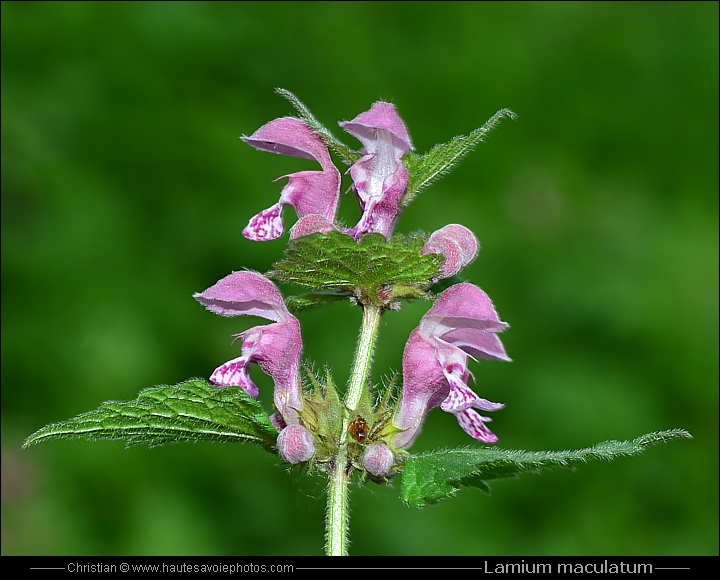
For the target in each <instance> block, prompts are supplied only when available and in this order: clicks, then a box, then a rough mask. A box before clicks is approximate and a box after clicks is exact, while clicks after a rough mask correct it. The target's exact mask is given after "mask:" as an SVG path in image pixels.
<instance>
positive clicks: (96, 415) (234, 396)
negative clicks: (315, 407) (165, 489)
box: [23, 379, 277, 452]
mask: <svg viewBox="0 0 720 580" xmlns="http://www.w3.org/2000/svg"><path fill="white" fill-rule="evenodd" d="M276 438H277V431H276V430H275V428H274V427H273V426H272V424H271V423H270V419H269V417H268V415H267V413H265V411H264V410H263V409H262V407H261V405H260V403H259V402H258V401H256V400H255V399H253V398H252V397H250V396H249V395H247V393H245V391H244V390H243V389H241V388H240V387H223V388H215V387H213V386H212V385H210V384H209V383H207V382H206V381H204V380H202V379H190V380H189V381H185V382H183V383H180V384H178V385H174V386H168V385H163V386H158V387H151V388H148V389H144V390H142V391H140V393H139V395H138V397H137V399H134V400H132V401H108V402H106V403H103V404H102V405H100V407H98V408H97V409H95V410H94V411H90V412H88V413H83V414H81V415H78V416H77V417H74V418H72V419H68V420H67V421H62V422H60V423H53V424H51V425H46V426H45V427H43V428H42V429H40V430H38V431H36V432H35V433H34V434H32V435H31V436H30V437H28V438H27V439H26V440H25V442H24V443H23V447H29V446H30V445H34V444H36V443H40V442H42V441H47V440H49V439H89V440H91V441H97V440H101V439H122V440H124V441H125V442H126V443H127V446H128V447H131V446H133V445H141V444H147V445H149V446H150V447H156V446H158V445H164V444H166V443H188V442H197V441H220V442H238V441H239V442H251V443H258V444H260V445H262V446H263V447H265V449H267V450H268V451H271V452H272V451H273V447H274V445H275V440H276Z"/></svg>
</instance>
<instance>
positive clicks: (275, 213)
mask: <svg viewBox="0 0 720 580" xmlns="http://www.w3.org/2000/svg"><path fill="white" fill-rule="evenodd" d="M243 140H244V141H245V142H246V143H248V144H249V145H252V146H253V147H255V148H256V149H260V150H262V151H269V152H270V153H279V154H282V155H292V156H293V157H303V158H305V159H312V160H315V161H317V162H318V163H320V165H321V166H322V171H299V172H297V173H291V174H289V175H284V176H283V177H287V178H288V180H289V181H288V184H287V185H286V186H285V187H284V188H283V190H282V193H281V194H280V200H279V201H278V202H277V203H276V204H275V205H273V206H270V207H269V208H267V209H265V210H263V211H261V212H260V213H259V214H257V215H256V216H254V217H253V218H252V219H251V220H250V223H248V225H247V227H246V228H245V229H244V230H243V235H244V236H245V237H246V238H248V239H249V240H253V241H256V242H262V241H267V240H274V239H277V238H279V237H280V236H282V235H283V233H284V232H285V226H284V224H283V221H282V212H283V209H284V206H286V205H291V206H292V207H293V208H295V211H296V212H297V215H298V217H299V218H302V217H304V216H307V215H319V216H322V217H324V218H326V219H327V220H329V221H330V222H333V221H334V220H335V214H336V213H337V207H338V203H339V201H340V181H341V176H340V172H339V171H338V170H337V169H336V168H335V166H334V165H333V163H332V159H331V158H330V153H329V152H328V149H327V147H326V146H325V143H324V142H323V140H322V139H321V138H320V136H319V135H318V134H317V133H316V132H315V131H314V130H313V129H312V128H311V127H310V126H308V125H306V124H305V123H304V122H302V121H301V120H300V119H296V118H294V117H282V118H280V119H275V120H274V121H271V122H270V123H267V124H266V125H263V126H262V127H260V128H259V129H258V130H257V131H255V133H253V134H252V135H251V136H250V137H243ZM283 177H279V178H278V179H283ZM276 181H277V180H276Z"/></svg>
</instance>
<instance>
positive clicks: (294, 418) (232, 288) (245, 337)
mask: <svg viewBox="0 0 720 580" xmlns="http://www.w3.org/2000/svg"><path fill="white" fill-rule="evenodd" d="M194 298H195V299H196V300H198V302H200V303H201V304H203V305H204V306H205V307H206V308H207V309H208V310H210V311H211V312H215V313H216V314H220V315H222V316H240V315H249V316H261V317H262V318H266V319H267V320H272V321H273V322H272V323H271V324H267V325H265V326H254V327H252V328H250V329H248V330H246V331H245V332H241V333H239V334H236V335H234V336H235V337H236V338H241V339H242V354H241V355H240V356H239V357H237V358H234V359H232V360H230V361H228V362H226V363H225V364H223V365H220V366H219V367H218V368H217V369H215V372H214V373H213V374H212V376H211V377H210V380H211V381H212V382H213V383H215V384H216V385H217V386H220V387H227V386H231V385H232V386H238V387H242V388H243V389H244V390H245V392H246V393H247V394H248V395H250V396H251V397H254V398H257V396H258V395H259V394H260V391H259V389H258V387H257V385H256V384H255V383H254V382H253V381H252V379H251V378H250V375H249V372H248V371H249V368H250V365H251V364H253V363H255V364H257V365H259V366H260V368H261V369H262V370H263V371H264V372H265V373H267V374H268V375H270V376H271V377H272V379H273V381H274V383H275V393H274V401H275V407H276V408H277V410H278V411H279V412H280V414H281V415H282V418H283V420H284V423H285V424H286V425H291V424H298V422H299V418H298V411H302V408H303V404H302V397H301V394H302V392H301V384H300V357H301V356H302V348H303V343H302V336H301V334H300V321H298V319H297V318H295V317H294V316H293V315H292V314H290V311H289V310H288V309H287V306H285V302H284V300H283V297H282V294H281V293H280V291H279V290H278V288H277V287H276V286H275V284H273V283H272V282H271V281H270V280H268V279H267V278H266V277H265V276H263V275H262V274H258V273H257V272H250V271H242V272H235V273H233V274H230V275H229V276H226V277H225V278H223V279H222V280H220V281H219V282H217V283H216V284H215V285H213V286H211V287H210V288H208V289H207V290H205V291H204V292H201V293H197V294H195V295H194Z"/></svg>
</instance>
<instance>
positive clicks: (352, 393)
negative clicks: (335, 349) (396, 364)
mask: <svg viewBox="0 0 720 580" xmlns="http://www.w3.org/2000/svg"><path fill="white" fill-rule="evenodd" d="M381 314H382V309H381V308H380V307H377V306H365V307H364V308H363V319H362V326H361V328H360V336H359V337H358V343H357V348H356V349H355V359H354V360H353V366H352V370H351V373H350V380H349V382H348V389H347V393H346V394H345V415H344V417H343V430H342V433H343V434H342V438H341V440H340V446H339V449H338V453H337V456H336V457H335V465H334V466H333V469H332V472H331V473H330V484H329V487H328V507H327V519H326V521H325V526H326V543H325V552H326V554H327V555H328V556H347V554H348V550H347V547H348V495H349V487H348V485H349V483H350V474H351V472H352V468H351V467H350V466H349V465H348V440H347V433H348V427H349V425H350V419H351V417H352V416H354V413H355V410H356V409H357V407H358V404H359V403H360V400H361V399H362V397H363V394H364V391H365V389H366V388H367V384H368V377H369V376H370V367H371V365H372V358H373V352H374V350H375V342H376V338H377V334H378V330H379V329H380V315H381Z"/></svg>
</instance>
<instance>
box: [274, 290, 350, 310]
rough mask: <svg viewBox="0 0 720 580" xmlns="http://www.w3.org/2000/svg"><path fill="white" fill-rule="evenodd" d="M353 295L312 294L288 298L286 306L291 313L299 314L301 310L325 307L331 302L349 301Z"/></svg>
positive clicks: (345, 293)
mask: <svg viewBox="0 0 720 580" xmlns="http://www.w3.org/2000/svg"><path fill="white" fill-rule="evenodd" d="M350 296H351V294H349V293H348V292H338V291H333V290H330V291H327V292H310V293H308V294H302V295H300V296H288V297H287V298H286V299H285V305H286V306H287V307H288V310H289V311H290V312H299V311H300V310H309V309H311V308H317V307H318V306H325V305H327V304H330V303H331V302H337V301H338V300H347V299H348V297H350Z"/></svg>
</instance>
